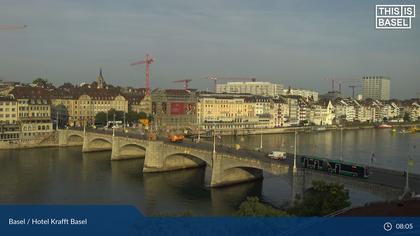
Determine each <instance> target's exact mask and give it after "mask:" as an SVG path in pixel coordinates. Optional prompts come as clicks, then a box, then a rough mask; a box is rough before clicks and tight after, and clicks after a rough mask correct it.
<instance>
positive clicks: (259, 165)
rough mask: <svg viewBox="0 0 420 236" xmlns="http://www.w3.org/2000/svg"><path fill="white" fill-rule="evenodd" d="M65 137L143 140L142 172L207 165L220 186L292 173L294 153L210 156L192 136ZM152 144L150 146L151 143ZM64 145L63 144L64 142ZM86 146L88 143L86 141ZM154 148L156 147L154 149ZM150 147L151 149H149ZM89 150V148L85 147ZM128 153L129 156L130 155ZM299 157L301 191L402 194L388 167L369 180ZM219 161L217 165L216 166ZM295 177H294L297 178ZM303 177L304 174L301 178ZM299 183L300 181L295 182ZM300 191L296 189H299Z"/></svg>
mask: <svg viewBox="0 0 420 236" xmlns="http://www.w3.org/2000/svg"><path fill="white" fill-rule="evenodd" d="M64 132H67V134H66V135H65V136H67V137H69V136H73V135H75V133H74V132H77V134H76V135H77V136H79V137H80V138H81V139H80V140H79V141H78V142H74V144H75V145H80V144H82V143H83V145H85V144H86V142H84V139H86V136H88V135H94V136H98V135H99V136H100V135H106V136H108V142H109V144H108V145H105V146H106V147H105V148H103V149H98V151H100V150H112V152H113V153H114V150H113V148H114V149H121V148H118V147H117V148H116V146H115V145H112V143H113V142H115V141H116V140H117V139H125V141H124V142H122V143H120V146H122V147H123V148H122V149H124V146H126V145H127V143H126V142H129V143H130V142H131V143H132V144H134V143H136V142H137V143H139V144H140V143H142V144H140V145H139V146H141V148H140V149H135V150H134V152H132V153H131V155H133V154H134V157H139V156H144V157H145V165H144V167H143V171H144V172H162V171H170V170H177V169H185V168H192V167H197V166H203V165H208V166H210V167H211V168H212V176H211V180H212V184H211V186H223V185H228V184H232V183H239V182H244V181H249V180H253V179H257V178H262V171H267V172H269V173H271V174H274V175H279V174H289V175H290V174H291V171H290V170H291V169H292V168H291V167H292V165H293V155H291V154H288V155H287V159H286V160H273V159H271V158H268V157H267V155H266V153H263V152H258V151H254V150H247V149H239V150H236V149H234V148H232V147H228V146H225V145H221V144H218V145H217V146H216V155H215V156H213V153H212V150H213V144H212V143H209V142H200V143H195V142H192V140H191V139H185V140H184V141H183V142H179V143H172V142H170V141H169V140H168V139H167V137H166V136H158V137H157V140H156V141H148V140H147V136H146V135H144V134H140V133H135V132H128V133H124V132H121V131H115V137H112V130H93V129H89V130H87V131H86V133H84V132H83V131H82V130H64ZM150 144H152V145H150ZM64 146H66V145H64ZM88 146H89V144H88ZM149 146H150V147H151V146H154V147H155V150H154V151H151V152H147V149H148V147H149ZM156 148H157V149H156ZM149 149H152V148H149ZM86 151H89V150H86ZM93 151H96V150H95V148H94V149H93ZM129 156H130V155H129ZM125 158H130V157H127V156H124V152H123V151H122V152H119V156H114V155H113V160H120V159H125ZM299 160H300V156H298V158H297V167H298V168H297V171H296V172H295V173H293V175H292V177H291V178H290V180H291V182H292V184H293V182H295V185H300V186H302V184H303V190H301V191H304V189H306V188H308V187H310V183H311V182H312V181H313V180H321V179H322V180H325V181H327V182H340V183H343V184H344V185H346V186H353V187H356V188H360V189H363V190H368V191H374V192H378V191H379V192H381V196H383V197H385V198H387V199H393V198H395V196H398V195H400V194H401V193H402V191H403V188H404V185H405V177H404V175H403V172H401V171H394V170H389V169H382V168H376V167H370V172H371V173H370V176H369V178H368V179H361V178H355V177H345V176H337V175H331V174H327V173H324V172H320V171H314V170H308V169H302V168H300V167H301V166H300V162H299ZM215 164H218V165H215ZM296 176H297V177H296ZM302 176H304V177H303V178H302ZM409 176H410V178H409V181H410V188H411V190H413V191H415V192H417V193H418V192H420V176H419V175H412V174H410V175H409ZM296 182H299V183H296ZM301 191H299V192H301Z"/></svg>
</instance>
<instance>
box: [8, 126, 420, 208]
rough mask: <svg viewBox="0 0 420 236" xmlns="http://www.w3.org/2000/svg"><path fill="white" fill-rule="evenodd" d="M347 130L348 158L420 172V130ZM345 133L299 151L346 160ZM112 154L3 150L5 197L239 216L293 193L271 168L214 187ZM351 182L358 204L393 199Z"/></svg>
mask: <svg viewBox="0 0 420 236" xmlns="http://www.w3.org/2000/svg"><path fill="white" fill-rule="evenodd" d="M342 136H343V155H342V158H343V159H344V160H348V161H353V162H357V163H365V164H369V165H371V164H372V165H374V166H378V167H384V168H388V169H396V170H404V169H405V168H406V167H407V159H408V157H411V158H413V159H414V160H415V163H414V166H413V170H412V171H413V172H416V173H419V174H420V163H419V162H420V161H419V160H420V154H419V153H420V152H419V151H418V149H417V150H416V149H414V147H413V146H414V145H417V146H419V145H418V144H420V133H417V134H398V133H396V134H392V133H391V132H390V131H389V130H374V129H367V130H348V131H343V135H342ZM340 137H341V134H340V131H325V132H320V133H303V134H299V136H298V153H299V154H314V155H320V156H325V157H330V158H335V159H339V158H340V156H341V155H340V153H341V151H340V143H341V142H340ZM260 138H261V137H260V136H259V135H256V136H244V137H223V143H224V144H236V143H239V144H240V145H241V147H249V148H254V147H257V146H259V145H260ZM293 145H294V134H273V135H263V148H264V149H265V150H267V151H269V150H277V149H279V150H285V151H289V152H290V151H292V150H293ZM419 148H420V147H419ZM372 153H375V154H374V160H373V163H371V162H372V160H371V159H372V158H371V157H372ZM110 155H111V153H110V152H97V153H81V147H70V148H40V149H31V150H29V149H27V150H2V151H0V189H1V190H0V203H2V204H13V203H15V204H21V203H22V204H23V203H24V204H130V205H135V206H137V207H138V208H139V209H140V210H141V211H142V212H143V213H144V214H146V215H160V214H177V213H182V212H190V213H192V214H194V215H232V214H233V213H234V212H235V211H236V210H237V208H238V206H239V204H240V203H241V202H242V201H243V200H245V198H246V197H247V196H258V197H260V198H261V199H262V200H263V201H265V202H268V203H271V204H273V205H275V206H278V207H281V206H282V205H284V204H286V203H287V202H290V199H291V195H292V194H291V191H292V190H291V188H292V187H291V180H290V178H289V177H288V176H287V175H284V176H272V175H270V174H268V173H265V176H266V178H265V179H264V180H263V181H256V182H250V183H244V184H239V185H235V186H230V187H225V188H216V189H211V188H208V187H206V184H205V175H206V169H205V168H197V169H189V170H182V171H174V172H166V173H147V174H146V173H142V172H141V169H142V167H143V162H144V161H143V159H135V160H125V161H114V162H111V161H110ZM207 172H208V170H207ZM348 189H349V190H350V197H351V201H352V203H353V205H360V204H364V203H366V202H370V201H379V200H384V199H386V197H384V196H383V194H379V193H375V191H372V190H371V189H363V188H354V187H348Z"/></svg>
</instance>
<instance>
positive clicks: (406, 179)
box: [404, 145, 416, 194]
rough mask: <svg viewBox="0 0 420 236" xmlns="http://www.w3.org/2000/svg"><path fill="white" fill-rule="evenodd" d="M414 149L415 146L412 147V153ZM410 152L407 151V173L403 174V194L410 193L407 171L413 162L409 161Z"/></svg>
mask: <svg viewBox="0 0 420 236" xmlns="http://www.w3.org/2000/svg"><path fill="white" fill-rule="evenodd" d="M414 149H416V146H415V145H414V146H413V151H414ZM410 156H411V152H410V150H409V155H408V161H407V171H406V173H405V186H404V194H407V193H409V192H410V185H409V182H408V180H409V170H410V166H412V165H413V160H412V159H411V157H410Z"/></svg>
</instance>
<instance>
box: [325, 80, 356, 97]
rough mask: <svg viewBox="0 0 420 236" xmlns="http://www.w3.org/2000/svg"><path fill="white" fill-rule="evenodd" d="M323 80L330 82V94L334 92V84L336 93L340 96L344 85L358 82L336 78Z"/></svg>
mask: <svg viewBox="0 0 420 236" xmlns="http://www.w3.org/2000/svg"><path fill="white" fill-rule="evenodd" d="M324 80H329V81H331V92H335V84H336V83H338V93H339V94H342V90H341V87H342V85H343V84H345V83H357V82H359V81H356V80H354V79H337V78H326V79H324Z"/></svg>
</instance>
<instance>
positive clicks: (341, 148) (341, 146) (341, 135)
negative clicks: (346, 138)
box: [340, 127, 343, 161]
mask: <svg viewBox="0 0 420 236" xmlns="http://www.w3.org/2000/svg"><path fill="white" fill-rule="evenodd" d="M340 160H341V161H342V160H343V127H341V129H340Z"/></svg>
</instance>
